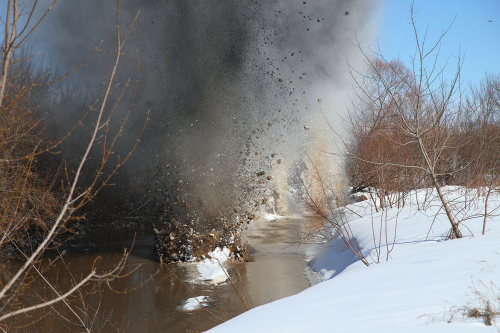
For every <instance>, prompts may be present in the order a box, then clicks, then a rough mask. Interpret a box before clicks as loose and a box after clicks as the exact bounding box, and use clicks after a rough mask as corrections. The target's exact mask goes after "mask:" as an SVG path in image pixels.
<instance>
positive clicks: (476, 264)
mask: <svg viewBox="0 0 500 333" xmlns="http://www.w3.org/2000/svg"><path fill="white" fill-rule="evenodd" d="M445 190H446V191H447V198H448V199H449V200H452V201H453V205H454V207H453V211H454V212H458V215H457V218H459V219H462V218H463V217H465V216H469V217H470V218H469V219H466V220H464V222H463V223H462V224H461V231H462V233H463V236H464V237H463V238H462V239H456V240H446V234H447V233H448V231H449V229H450V223H449V221H448V220H447V218H446V216H445V215H444V212H443V210H442V209H441V204H440V201H439V199H438V198H436V197H435V193H434V192H432V193H431V192H430V191H425V190H419V191H413V192H411V193H409V194H408V196H407V201H410V200H411V203H410V202H407V203H406V205H405V207H404V208H401V209H397V208H389V209H387V210H384V211H383V212H381V211H380V210H379V212H376V211H375V210H374V208H373V205H372V203H371V202H370V200H367V201H363V202H359V203H356V204H353V205H350V206H349V207H348V208H350V209H351V210H352V211H354V212H356V213H357V214H359V215H361V216H362V217H361V218H360V217H358V216H356V215H355V214H354V213H352V212H349V211H346V215H347V217H348V218H349V221H350V224H349V225H350V227H351V230H352V233H353V235H354V237H355V238H356V240H357V241H358V243H359V246H360V248H361V250H362V252H363V253H364V254H365V256H366V258H367V260H368V261H369V263H370V266H369V267H367V266H365V265H364V264H363V263H362V262H361V261H359V260H357V258H356V257H355V256H354V255H353V253H352V252H351V251H350V250H349V249H348V247H347V246H346V245H345V243H344V242H343V241H342V240H340V239H339V238H335V239H333V240H332V241H331V242H330V244H329V246H328V247H327V248H326V249H325V251H324V252H323V253H322V254H321V255H320V256H319V257H317V258H316V259H315V261H314V262H313V263H312V264H311V265H312V268H313V269H314V270H315V271H316V272H318V273H319V274H320V275H321V276H322V279H323V281H324V282H322V283H319V284H317V285H315V286H313V287H311V288H309V289H307V290H305V291H303V292H301V293H299V294H297V295H294V296H291V297H288V298H284V299H281V300H277V301H275V302H272V303H269V304H266V305H263V306H260V307H257V308H255V309H252V310H250V311H248V312H245V313H243V314H241V315H239V316H238V317H236V318H234V319H232V320H230V321H227V322H225V323H223V324H221V325H219V326H217V327H215V328H213V329H212V330H210V332H214V333H216V332H241V333H243V332H370V333H376V332H384V333H392V332H394V333H396V332H398V333H399V332H499V329H500V319H499V318H498V317H497V318H496V320H497V322H498V323H494V325H493V326H486V325H485V324H484V320H483V319H482V318H479V319H472V318H468V317H464V316H463V315H462V311H460V308H463V307H469V308H471V307H479V308H480V309H481V306H482V305H484V303H482V302H483V301H485V300H489V301H490V302H492V305H493V306H496V307H498V305H499V299H498V297H499V296H500V291H499V290H498V288H497V287H495V285H494V283H496V284H497V286H500V217H497V216H493V215H492V216H490V218H489V219H488V222H487V228H486V234H485V235H481V230H482V223H483V217H482V216H480V215H479V214H481V212H484V201H482V200H477V201H475V202H474V203H472V204H470V197H469V198H466V197H462V196H460V195H459V194H460V191H458V192H457V191H454V190H457V188H446V189H445ZM425 198H427V201H425V204H423V203H424V199H425ZM499 206H500V198H499V197H498V196H497V195H496V196H495V197H493V198H490V201H489V203H488V209H489V210H490V211H491V210H492V209H494V208H496V207H499ZM419 208H420V209H419ZM497 213H498V212H497ZM475 214H476V215H475ZM396 223H397V228H395V226H396ZM395 230H396V235H395V234H394V233H395ZM386 235H387V236H386ZM393 245H394V247H393ZM387 249H389V252H390V253H389V255H387V252H388V251H387ZM391 249H392V251H391ZM387 258H388V259H387ZM480 295H485V296H484V297H481V296H480Z"/></svg>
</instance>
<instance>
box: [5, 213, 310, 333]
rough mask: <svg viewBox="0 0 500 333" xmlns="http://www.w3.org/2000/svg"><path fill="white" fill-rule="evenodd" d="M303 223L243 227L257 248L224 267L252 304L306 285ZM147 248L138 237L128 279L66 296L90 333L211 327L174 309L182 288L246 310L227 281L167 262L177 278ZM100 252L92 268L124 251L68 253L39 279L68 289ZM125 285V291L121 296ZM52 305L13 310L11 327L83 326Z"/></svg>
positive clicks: (42, 288) (40, 288)
mask: <svg viewBox="0 0 500 333" xmlns="http://www.w3.org/2000/svg"><path fill="white" fill-rule="evenodd" d="M309 223H310V220H303V219H283V220H278V221H275V222H263V221H260V222H259V221H257V222H255V224H254V229H253V230H251V231H250V232H249V243H250V245H251V246H252V247H253V248H255V250H256V252H255V253H254V254H252V255H251V256H250V258H249V261H248V262H246V263H241V264H237V265H235V267H230V268H229V274H230V275H231V277H232V279H233V281H234V283H235V284H236V286H237V288H238V290H239V291H240V293H241V286H240V283H239V282H238V278H237V274H236V271H235V270H238V272H239V274H240V276H241V280H242V284H243V285H244V286H246V290H247V292H248V294H249V296H250V299H251V301H252V303H253V306H258V305H262V304H265V303H269V302H271V301H274V300H277V299H280V298H283V297H287V296H290V295H294V294H296V293H298V292H300V291H302V290H304V289H306V288H307V287H309V286H310V283H309V281H308V279H307V278H306V275H305V273H304V271H305V267H306V260H305V259H306V258H305V255H304V254H303V253H304V251H305V250H306V249H308V248H310V245H298V243H296V242H295V240H296V237H301V236H300V231H303V230H304V228H306V227H307V226H308V225H309ZM115 245H116V244H115ZM119 245H125V244H119ZM150 246H151V239H148V238H142V239H141V240H138V241H136V243H135V244H134V251H133V252H132V255H130V257H129V258H128V261H127V263H126V269H125V271H124V272H130V271H132V270H133V269H136V270H135V271H133V272H132V273H130V274H129V275H128V276H127V277H124V278H121V279H117V280H116V281H113V282H111V283H110V286H106V285H101V286H99V288H97V289H95V287H96V285H95V284H89V285H88V286H86V287H84V288H82V292H81V294H78V295H76V297H73V298H72V299H71V300H70V303H71V305H72V307H73V309H76V310H75V311H76V312H77V314H78V315H80V316H81V317H83V313H86V315H87V318H86V319H85V321H86V325H87V327H91V328H92V329H91V331H92V332H94V331H95V332H99V331H101V332H116V331H125V332H202V331H205V330H207V329H209V328H211V327H213V326H215V325H216V323H214V322H212V321H210V320H207V319H205V318H203V317H209V318H210V319H212V320H215V321H217V320H216V319H215V318H213V317H212V316H211V315H210V314H208V313H207V312H205V311H202V310H199V311H194V312H190V311H184V310H179V306H180V305H181V304H182V302H183V301H184V300H186V299H188V298H191V297H193V295H192V294H191V292H190V291H189V290H188V288H189V289H190V290H191V291H192V292H193V294H194V295H196V296H200V295H207V296H209V295H212V294H213V292H215V293H216V294H217V295H218V296H219V297H220V298H221V299H222V301H223V302H224V304H225V307H227V309H228V310H229V312H230V313H231V314H232V315H237V314H239V313H241V312H243V311H244V310H245V307H244V306H243V304H242V302H241V301H240V299H239V297H238V295H237V294H236V292H235V290H234V288H233V287H232V286H231V284H230V283H224V284H221V285H217V286H212V285H208V284H200V282H195V281H193V280H194V279H195V278H196V273H195V271H196V268H195V266H194V265H193V264H171V265H168V268H170V269H171V270H172V272H174V273H175V275H177V277H178V278H179V279H180V280H181V281H182V282H181V281H180V280H179V279H178V278H176V277H174V276H173V275H172V274H171V273H170V271H169V269H168V268H167V267H166V266H164V265H163V266H162V265H160V264H159V263H157V262H154V261H152V260H151V259H150V258H149V256H148V250H149V248H150ZM98 256H100V257H101V259H100V260H98V261H97V263H96V267H97V268H98V269H99V270H104V271H105V270H110V269H112V268H113V267H114V265H116V263H117V262H118V261H119V260H120V258H121V256H122V252H119V251H116V250H109V249H108V250H107V251H100V252H92V253H82V252H73V253H71V252H70V253H66V254H65V255H64V256H63V260H58V261H56V262H55V263H54V264H53V266H52V268H51V269H50V270H49V271H47V273H45V277H46V278H47V280H49V281H50V282H51V284H52V285H54V286H55V287H56V288H57V289H58V290H60V291H62V292H65V291H67V290H69V289H70V288H71V286H72V281H73V280H72V279H73V278H74V279H75V280H76V281H78V280H79V279H80V277H81V276H84V275H85V274H87V273H88V272H89V271H90V270H91V268H92V265H93V264H94V262H95V259H96V257H98ZM44 263H45V264H46V262H44ZM69 272H71V273H69ZM110 287H111V288H112V289H113V290H114V291H112V290H111V289H110ZM30 289H31V290H32V291H33V292H34V293H35V294H37V295H38V296H39V297H44V298H45V299H48V298H51V297H53V295H54V294H53V292H52V291H51V290H50V288H49V287H47V284H46V283H45V282H44V281H41V280H40V279H39V280H37V281H35V282H34V283H33V284H32V285H30ZM133 289H136V290H133ZM127 290H131V291H129V292H126V293H122V292H124V291H127ZM117 292H118V293H117ZM242 297H244V296H243V294H242ZM24 302H25V303H26V304H29V303H32V304H34V303H39V302H40V299H36V300H33V299H27V300H26V299H25V300H24ZM54 309H55V310H56V312H58V313H59V314H60V315H57V314H54V313H55V311H50V312H49V311H46V310H43V309H42V310H37V311H36V312H34V313H31V314H30V316H29V317H28V316H25V315H19V316H17V317H16V318H15V320H12V321H11V322H10V323H9V325H11V327H12V331H14V332H72V331H75V332H81V331H84V330H83V329H82V328H81V327H78V326H77V325H75V323H77V324H78V319H77V318H76V316H75V314H73V313H71V312H70V311H69V310H68V308H67V307H66V306H64V304H62V303H59V304H57V305H56V306H55V307H54ZM209 309H210V311H211V312H212V313H214V314H215V315H216V316H218V317H222V316H223V315H222V314H221V312H220V310H219V309H218V308H217V307H215V306H213V305H212V306H210V307H209ZM43 316H45V317H43ZM202 316H203V317H202ZM40 317H43V318H42V319H41V320H39V321H37V322H36V323H35V324H34V325H32V326H29V327H25V328H21V327H17V328H15V326H22V325H26V324H27V323H31V322H33V321H34V320H35V319H38V318H40Z"/></svg>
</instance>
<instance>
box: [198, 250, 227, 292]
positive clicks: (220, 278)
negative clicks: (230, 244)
mask: <svg viewBox="0 0 500 333" xmlns="http://www.w3.org/2000/svg"><path fill="white" fill-rule="evenodd" d="M208 256H209V257H210V258H207V259H205V260H203V261H200V262H198V263H196V269H197V270H198V274H199V275H200V277H199V279H201V280H204V281H208V282H210V283H214V284H218V283H222V282H224V281H226V280H227V275H226V273H227V272H226V270H225V269H224V268H223V263H224V262H225V261H226V260H228V259H229V258H230V256H231V251H230V250H229V249H228V248H226V247H225V248H223V249H220V248H219V247H217V248H216V249H215V250H214V251H212V252H209V253H208Z"/></svg>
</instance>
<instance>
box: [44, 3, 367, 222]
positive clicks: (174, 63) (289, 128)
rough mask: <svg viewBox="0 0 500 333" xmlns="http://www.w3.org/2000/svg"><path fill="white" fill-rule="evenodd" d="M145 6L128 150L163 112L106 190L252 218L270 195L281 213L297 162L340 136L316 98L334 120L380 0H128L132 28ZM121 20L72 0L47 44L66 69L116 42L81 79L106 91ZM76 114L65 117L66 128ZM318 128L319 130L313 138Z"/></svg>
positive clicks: (55, 13) (133, 204) (129, 54)
mask: <svg viewBox="0 0 500 333" xmlns="http://www.w3.org/2000/svg"><path fill="white" fill-rule="evenodd" d="M47 4H48V2H47V1H45V2H44V1H42V2H41V3H40V4H39V8H40V9H43V8H45V7H46V6H47ZM139 11H140V14H139V16H138V20H137V28H136V30H135V31H134V32H133V34H132V35H131V37H130V40H129V41H128V42H127V43H128V44H127V48H126V49H125V55H124V58H123V59H122V62H121V65H120V68H121V73H120V77H121V78H122V82H123V81H124V80H126V79H127V78H128V77H132V78H135V74H136V69H137V62H136V51H137V53H138V54H139V58H140V76H139V84H138V91H137V96H136V99H135V103H134V111H133V115H132V117H131V119H130V120H129V121H128V123H127V126H126V132H125V133H126V134H125V135H123V137H122V140H121V145H120V146H119V147H118V148H117V152H116V154H124V153H125V152H126V151H127V149H128V148H129V147H130V146H131V145H132V144H133V142H134V141H135V138H136V137H137V135H138V133H139V132H140V129H141V128H142V124H143V122H144V120H145V115H146V111H147V110H150V112H151V120H150V122H149V123H148V125H147V128H146V131H145V133H144V135H143V137H142V138H141V143H140V145H139V147H138V149H137V150H136V152H134V155H133V156H132V158H131V160H130V161H129V162H128V163H127V164H126V166H125V167H124V169H123V170H122V171H121V172H120V175H118V178H117V184H120V185H119V186H117V187H115V189H114V190H109V189H108V191H107V192H106V197H108V198H109V197H117V198H119V199H120V200H124V202H125V203H126V205H128V206H127V207H126V208H127V209H129V210H132V211H134V210H136V209H137V208H138V207H142V208H141V210H139V211H138V212H139V213H140V212H144V214H146V213H145V212H146V211H147V210H148V209H149V210H150V211H155V212H159V211H172V212H173V211H176V212H177V214H180V215H184V217H183V218H184V219H186V220H191V221H193V220H195V219H196V220H197V219H199V218H201V219H211V218H214V216H220V215H221V214H222V215H226V212H230V213H231V214H233V213H234V212H236V214H239V215H243V214H247V213H248V212H249V211H251V210H256V209H257V208H258V207H257V206H259V205H260V204H261V201H262V198H268V197H273V198H274V199H275V200H274V208H276V207H277V205H278V201H279V198H280V197H282V196H283V195H284V194H285V192H286V187H287V186H288V185H289V184H288V182H289V178H290V177H289V175H288V173H289V172H290V170H292V169H293V168H296V166H297V165H298V164H297V162H298V161H299V162H300V161H301V160H303V157H304V153H305V152H306V151H307V150H308V149H309V148H310V146H311V145H312V144H313V143H315V142H318V140H319V141H325V140H328V138H327V137H328V135H326V134H325V133H323V130H322V127H323V125H322V124H321V122H322V120H319V119H318V118H319V117H318V102H317V100H318V99H322V100H323V102H322V103H323V104H322V105H323V107H324V108H325V110H326V112H327V113H328V112H329V113H331V114H332V117H333V118H335V116H336V114H339V113H341V112H342V110H343V103H344V100H345V92H346V87H347V86H348V85H349V83H348V75H347V70H346V66H345V61H346V57H349V59H350V61H351V62H356V59H357V58H359V57H358V56H357V55H356V54H355V53H354V52H353V50H354V48H353V46H352V44H351V42H350V41H349V39H351V40H354V38H355V33H357V34H358V36H361V37H363V36H365V37H366V36H368V33H367V27H368V29H373V28H370V27H372V26H373V25H371V24H372V22H373V20H372V15H371V14H373V13H374V12H375V11H376V3H375V2H372V1H369V0H354V1H347V0H344V1H342V0H338V1H335V0H332V1H326V0H316V1H285V0H279V1H247V0H226V1H209V0H206V1H201V0H166V1H144V0H143V1H138V0H122V2H121V8H120V18H121V23H122V25H124V26H125V25H126V24H127V21H128V22H131V20H132V19H133V17H134V16H135V15H136V13H137V12H139ZM346 11H349V13H350V14H349V15H348V16H347V15H345V12H346ZM115 15H116V1H114V0H86V1H78V0H65V1H62V0H61V1H60V2H59V3H58V4H57V5H56V7H55V8H54V9H53V10H52V12H51V13H50V14H49V16H48V18H47V20H46V21H45V22H44V23H43V25H42V26H41V28H40V30H39V31H38V32H37V35H36V36H35V40H36V45H35V47H36V48H37V49H39V50H41V51H42V53H44V54H46V55H48V56H49V57H50V59H51V60H52V61H53V63H57V66H58V70H59V71H60V72H64V71H67V70H69V69H71V68H72V67H73V66H75V65H77V64H78V63H79V62H80V61H81V60H82V59H84V58H85V57H86V56H87V55H88V54H89V53H90V52H91V51H92V50H93V48H94V47H95V46H96V45H98V44H99V42H100V41H101V40H103V45H102V51H101V52H98V54H96V55H95V56H94V57H93V58H92V59H91V60H90V61H89V62H88V63H87V64H86V65H85V66H84V67H83V68H82V70H79V71H78V72H77V73H76V74H75V75H72V76H71V77H70V79H69V80H70V81H71V82H72V84H76V85H83V86H85V87H90V88H91V89H96V90H99V89H100V87H102V82H103V80H104V78H105V77H106V76H107V75H109V74H108V73H109V71H110V70H111V68H112V65H113V54H114V50H115V48H116V29H115ZM368 37H369V36H368ZM368 37H366V39H369V38H368ZM339 105H340V106H339ZM330 109H332V110H333V111H331V112H330V111H329V110H330ZM71 112H72V111H71V110H70V111H68V110H66V109H65V110H59V111H57V112H56V115H55V117H54V119H55V122H59V124H58V126H59V127H60V128H65V124H64V122H66V119H68V117H67V115H68V114H71ZM63 113H64V114H63ZM122 116H123V115H122ZM305 124H308V125H312V128H313V129H316V131H313V130H312V131H308V133H305V131H304V130H303V126H304V125H305ZM311 133H313V134H311ZM278 160H280V163H278V162H277V161H278ZM299 164H300V163H299ZM260 171H265V174H266V176H267V175H269V176H270V177H271V178H272V181H269V180H267V178H264V177H258V176H256V174H257V173H258V172H260ZM110 191H114V192H115V195H113V194H112V192H110ZM118 193H120V194H121V195H118ZM146 202H148V204H147V205H144V203H146ZM181 207H182V208H181ZM269 207H271V206H269ZM269 207H268V208H269ZM122 208H123V207H122V206H120V209H122ZM271 208H272V207H271ZM274 208H273V209H274Z"/></svg>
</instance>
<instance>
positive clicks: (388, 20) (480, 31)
mask: <svg viewBox="0 0 500 333" xmlns="http://www.w3.org/2000/svg"><path fill="white" fill-rule="evenodd" d="M412 2H413V7H414V9H415V10H418V13H417V18H416V21H417V28H418V30H419V31H420V33H421V34H422V36H423V34H424V33H425V30H426V29H427V28H428V37H427V38H428V43H429V45H430V43H431V42H435V41H437V39H438V37H439V35H440V34H441V33H442V31H443V29H446V28H447V27H448V26H449V25H450V24H451V22H452V21H453V19H455V22H454V23H453V25H452V27H451V29H450V31H449V32H448V33H447V35H446V37H445V38H444V39H443V41H442V46H441V51H440V55H441V60H442V63H444V62H445V61H446V59H447V58H449V62H448V65H447V69H446V71H445V78H448V79H450V77H451V76H452V74H453V72H454V70H455V69H456V60H455V58H454V57H453V56H456V55H458V54H459V50H460V52H461V53H462V54H464V53H465V61H464V65H463V68H462V79H463V81H464V82H472V83H474V84H477V83H479V81H480V80H481V78H482V77H483V76H484V74H485V72H487V71H489V72H492V73H496V74H500V0H415V1H412V0H385V2H384V5H383V8H382V11H381V15H380V18H381V19H380V27H379V34H378V43H379V46H380V49H381V51H382V54H383V55H384V56H385V57H386V58H387V59H388V60H390V59H392V58H398V56H399V59H400V60H402V61H404V62H405V63H406V64H407V65H408V64H409V61H410V55H412V54H413V53H414V51H415V39H414V33H413V28H412V26H411V25H410V21H409V17H410V12H409V11H410V6H411V4H412ZM489 20H492V21H493V22H488V21H489Z"/></svg>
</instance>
